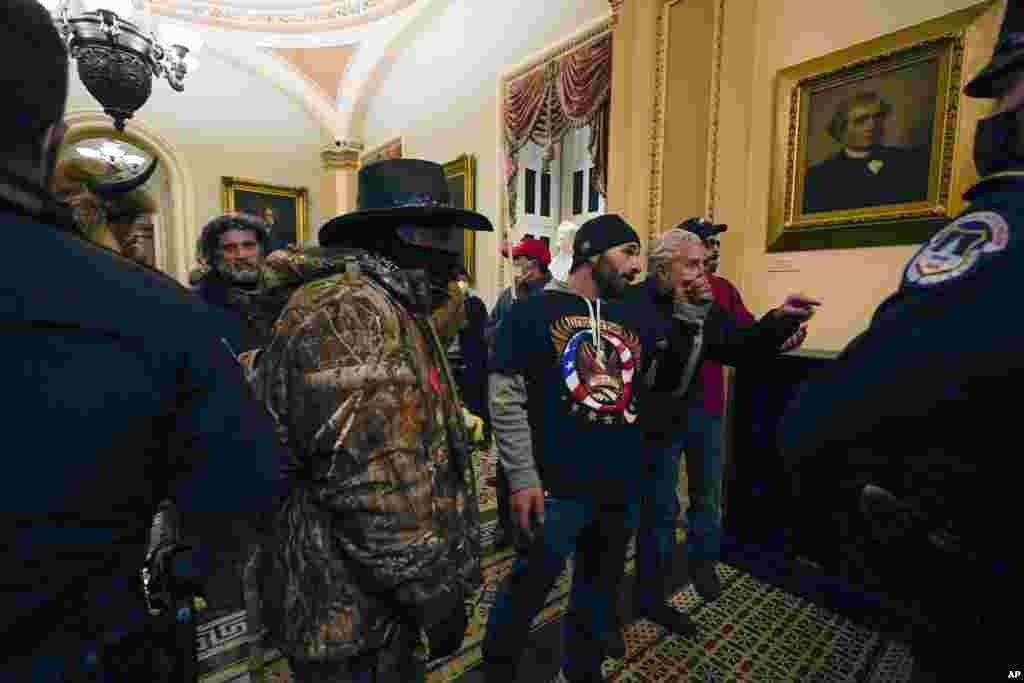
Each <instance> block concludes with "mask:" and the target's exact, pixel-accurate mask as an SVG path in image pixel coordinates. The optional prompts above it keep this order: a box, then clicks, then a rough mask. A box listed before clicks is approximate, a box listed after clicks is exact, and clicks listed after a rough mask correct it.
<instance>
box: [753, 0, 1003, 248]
mask: <svg viewBox="0 0 1024 683" xmlns="http://www.w3.org/2000/svg"><path fill="white" fill-rule="evenodd" d="M996 5H998V3H997V2H996V1H995V0H989V1H987V2H984V3H981V4H978V5H975V6H973V7H969V8H967V9H965V10H961V11H958V12H954V13H952V14H948V15H946V16H943V17H940V18H938V19H934V20H931V21H928V22H925V23H922V24H919V25H917V26H913V27H910V28H907V29H904V30H902V31H898V32H896V33H892V34H890V35H887V36H884V37H882V38H878V39H875V40H872V41H869V42H866V43H862V44H859V45H854V46H853V47H850V48H847V49H844V50H840V51H838V52H834V53H832V54H829V55H826V56H824V57H819V58H817V59H814V60H811V61H808V62H805V63H802V64H798V65H796V66H793V67H789V68H787V69H784V70H782V71H780V72H779V75H778V77H777V82H776V91H775V92H776V103H775V108H776V111H775V138H774V150H773V163H772V183H771V196H770V204H769V216H768V235H767V250H768V251H769V252H779V251H802V250H809V249H848V248H854V247H870V246H892V245H901V244H916V243H920V242H923V241H925V240H927V239H928V238H929V237H930V236H931V234H933V233H934V232H935V230H937V229H938V228H939V227H941V226H942V225H943V224H944V223H945V222H947V221H948V220H950V219H951V218H952V217H953V216H955V215H956V214H957V213H959V211H960V210H961V209H962V208H963V206H964V202H963V200H962V198H961V195H962V194H963V192H964V191H965V190H966V189H967V188H968V187H969V186H970V184H971V183H973V182H974V181H975V180H976V175H975V174H974V169H973V165H972V160H971V152H972V150H971V146H970V143H969V142H967V140H969V139H970V138H971V137H972V136H971V135H970V134H969V133H970V131H969V130H967V129H966V126H968V125H969V126H970V127H971V128H973V125H974V121H975V120H976V118H977V117H976V116H974V114H976V113H977V112H979V111H980V104H979V103H978V102H977V101H972V100H971V99H970V98H967V97H966V96H964V95H963V88H964V86H965V85H966V83H967V81H968V80H969V78H970V77H971V76H972V75H973V74H974V73H975V71H976V70H977V69H976V68H974V67H973V65H974V64H979V65H980V64H981V63H983V60H982V55H986V56H987V55H990V54H991V49H992V45H993V44H994V42H995V33H994V30H995V26H996V23H997V22H998V19H995V21H993V15H994V14H995V12H993V9H994V8H995V9H998V8H997V7H996ZM893 121H895V122H896V123H897V126H900V127H897V128H895V129H894V127H893V126H892V125H891V124H892V122H893ZM857 136H859V137H857ZM880 136H884V137H880ZM854 140H856V142H854ZM893 141H895V142H893ZM847 143H849V144H850V147H849V148H848V147H847V146H846V144H847ZM856 144H859V145H860V146H859V148H856V147H855V145H856ZM865 145H867V146H866V147H865ZM847 149H850V150H851V151H850V152H849V153H847ZM865 149H869V150H872V151H870V152H869V156H868V157H867V158H866V159H860V160H857V159H853V158H852V157H853V156H856V155H857V154H858V153H860V154H863V153H864V152H863V151H862V150H865Z"/></svg>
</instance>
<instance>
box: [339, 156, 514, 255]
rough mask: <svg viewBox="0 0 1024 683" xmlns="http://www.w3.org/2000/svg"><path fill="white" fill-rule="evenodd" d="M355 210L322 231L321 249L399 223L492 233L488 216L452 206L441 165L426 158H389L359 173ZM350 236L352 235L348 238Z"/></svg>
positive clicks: (362, 169) (370, 165)
mask: <svg viewBox="0 0 1024 683" xmlns="http://www.w3.org/2000/svg"><path fill="white" fill-rule="evenodd" d="M356 204H357V208H356V210H355V211H353V212H352V213H347V214H345V215H343V216H338V217H337V218H334V219H332V220H330V221H328V222H327V223H325V224H324V226H323V227H322V228H320V244H321V246H329V245H330V244H331V243H332V242H338V241H342V240H343V239H346V238H350V237H351V233H359V232H364V231H367V230H379V229H381V228H383V229H388V228H395V227H398V226H399V225H415V226H417V227H421V228H437V229H445V228H462V229H465V230H483V231H493V230H494V228H493V227H492V226H491V222H490V221H489V220H488V219H487V217H486V216H482V215H480V214H478V213H476V212H474V211H468V210H466V209H457V208H455V207H454V206H452V202H451V193H450V192H449V190H448V181H447V180H446V179H445V177H444V169H443V168H442V167H441V165H440V164H437V163H434V162H433V161H424V160H422V159H385V160H383V161H377V162H374V163H372V164H367V165H366V166H364V167H362V168H361V169H359V195H358V199H357V200H356ZM346 233H349V234H346Z"/></svg>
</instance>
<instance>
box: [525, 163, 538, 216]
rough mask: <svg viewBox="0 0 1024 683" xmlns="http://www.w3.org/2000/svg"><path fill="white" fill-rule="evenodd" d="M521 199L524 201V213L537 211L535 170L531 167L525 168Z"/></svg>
mask: <svg viewBox="0 0 1024 683" xmlns="http://www.w3.org/2000/svg"><path fill="white" fill-rule="evenodd" d="M523 199H524V200H525V203H526V208H525V209H524V210H523V211H524V213H528V214H535V213H537V172H536V171H534V170H533V169H532V168H528V169H526V193H525V195H524V196H523Z"/></svg>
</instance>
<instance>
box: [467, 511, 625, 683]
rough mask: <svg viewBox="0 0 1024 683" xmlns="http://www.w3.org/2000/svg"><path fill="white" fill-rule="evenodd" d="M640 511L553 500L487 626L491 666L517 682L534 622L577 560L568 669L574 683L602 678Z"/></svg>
mask: <svg viewBox="0 0 1024 683" xmlns="http://www.w3.org/2000/svg"><path fill="white" fill-rule="evenodd" d="M638 509H639V506H638V504H636V503H631V504H607V505H602V504H600V503H597V502H595V501H592V500H589V499H584V498H555V497H549V498H547V499H545V501H544V518H545V519H544V525H543V529H542V530H541V532H540V533H539V534H538V536H537V538H536V539H534V541H533V543H532V544H531V545H530V547H529V549H528V550H527V551H526V552H525V553H522V554H520V555H519V556H518V557H517V558H516V560H515V562H514V563H513V565H512V571H511V573H510V574H509V576H508V578H507V579H506V580H505V583H504V584H503V586H502V588H501V590H500V591H499V592H498V596H497V597H496V598H495V602H494V607H493V608H492V609H491V613H490V617H489V619H488V622H487V635H486V636H485V638H484V643H483V654H484V659H485V660H486V662H487V664H488V665H500V666H502V667H504V668H506V669H507V671H508V672H509V673H508V678H509V680H510V681H511V680H514V675H515V674H514V672H515V670H516V669H517V667H518V663H519V660H520V659H521V657H522V653H523V650H524V649H525V647H526V641H527V638H528V636H529V629H530V624H531V623H532V622H533V620H534V618H535V617H536V616H537V614H538V613H539V612H540V611H541V609H542V608H543V607H544V602H545V600H546V599H547V596H548V594H549V593H550V592H551V589H552V588H553V587H554V585H555V582H556V581H557V580H558V577H559V576H560V575H561V573H562V570H563V569H564V568H565V562H566V560H568V559H569V558H570V557H572V556H573V555H575V558H576V561H575V566H574V570H573V578H572V588H571V589H570V592H569V606H568V609H567V611H566V614H565V619H564V621H563V636H562V643H563V655H562V670H563V671H564V672H565V675H566V677H568V678H569V680H571V681H578V680H587V679H588V677H591V678H592V677H595V676H598V675H600V671H601V658H602V654H603V652H604V643H605V642H606V641H607V639H608V633H609V630H610V628H611V624H612V605H613V602H614V599H615V595H616V589H617V588H618V585H619V582H620V580H621V578H622V574H623V572H624V570H625V550H626V543H627V541H628V538H629V535H630V533H631V531H632V530H633V528H634V527H635V526H636V518H637V513H638Z"/></svg>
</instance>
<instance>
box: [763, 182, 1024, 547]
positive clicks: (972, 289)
mask: <svg viewBox="0 0 1024 683" xmlns="http://www.w3.org/2000/svg"><path fill="white" fill-rule="evenodd" d="M965 197H966V198H967V199H968V200H970V201H971V202H972V204H971V206H970V207H969V208H968V209H967V210H966V211H964V212H963V213H962V214H961V215H960V216H958V217H957V218H956V219H955V220H953V221H952V222H951V223H950V224H949V225H947V226H946V227H944V228H943V229H941V230H939V231H938V232H937V233H936V234H935V235H934V236H933V237H932V238H931V239H930V240H929V241H928V242H927V243H926V244H925V245H924V246H922V247H921V248H920V249H919V250H918V251H917V253H916V254H915V255H914V256H913V258H911V259H910V261H909V262H908V263H907V265H906V267H905V268H904V271H903V279H902V282H901V284H900V287H899V289H898V291H896V293H894V294H893V295H892V296H890V297H889V298H888V299H886V300H885V301H884V302H883V303H882V304H881V305H880V306H879V307H878V309H877V310H876V312H875V314H874V317H873V318H872V320H871V324H870V326H869V327H868V329H867V330H866V331H865V332H864V333H863V334H861V335H860V336H858V337H857V338H856V339H854V340H853V342H851V343H850V345H849V346H848V347H847V348H846V349H845V351H844V352H843V353H842V354H841V355H840V357H839V358H838V360H837V361H836V362H835V363H834V366H833V367H832V368H830V369H829V370H827V371H824V372H823V373H822V374H821V375H819V376H816V377H813V378H812V379H811V380H810V381H809V382H808V383H806V384H805V385H804V386H803V387H802V388H801V390H800V391H799V392H798V394H797V396H796V398H795V399H794V400H793V402H792V403H791V404H790V406H789V407H788V409H787V411H786V413H785V415H784V417H783V420H782V422H781V425H780V436H779V445H780V450H781V452H782V455H783V457H784V458H785V459H786V462H787V464H788V466H789V471H790V474H791V475H792V476H793V477H794V481H795V482H796V484H797V495H798V496H801V497H802V498H803V502H801V505H805V504H806V506H812V505H813V499H814V498H815V496H817V497H818V498H819V499H826V500H827V499H828V498H830V497H834V496H836V495H837V494H840V493H845V498H844V500H845V501H846V503H847V504H848V505H852V504H854V503H853V496H855V495H856V494H857V492H858V491H859V488H860V487H862V486H863V484H864V483H867V482H869V481H871V482H873V483H876V484H879V485H881V486H883V487H885V488H888V489H890V490H891V491H893V492H894V493H896V494H897V495H901V496H902V495H914V496H916V495H918V494H919V493H920V492H921V491H931V492H933V495H934V499H933V500H932V501H931V502H932V504H934V505H935V509H934V510H933V512H934V513H936V514H940V515H941V516H942V517H945V518H948V519H956V520H957V522H958V523H959V524H961V525H962V527H963V528H964V530H965V534H964V536H965V539H967V538H969V539H970V540H971V541H972V543H975V544H977V545H979V546H982V545H984V544H985V543H986V540H985V538H984V536H985V534H986V533H987V531H986V530H991V531H993V532H995V533H998V529H999V528H1000V527H1001V524H1002V522H1000V521H999V518H1000V513H999V509H1000V505H1001V504H1002V503H1003V502H1005V501H1007V500H1012V499H1013V498H1015V497H1016V496H1019V494H1018V493H1016V492H1015V491H1014V489H1015V488H1016V482H1017V481H1019V479H1017V478H1016V477H1015V476H1010V472H1011V471H1012V470H1014V469H1015V468H1016V458H1017V455H1016V449H1015V448H1014V446H1013V444H1015V443H1016V437H1017V436H1018V431H1017V430H1018V428H1019V426H1020V423H1021V415H1020V409H1019V407H1018V406H1019V404H1020V401H1019V400H1017V399H1016V398H1015V396H1016V395H1017V394H1018V393H1019V391H1020V387H1021V386H1022V381H1024V316H1022V315H1021V310H1022V295H1021V292H1022V287H1021V282H1022V279H1021V278H1022V274H1024V251H1022V248H1021V234H1022V233H1024V168H1019V169H1015V170H1013V171H1008V172H1004V173H999V174H995V175H993V176H990V177H987V178H984V179H982V180H981V181H980V182H979V183H978V184H977V185H975V186H974V187H973V188H972V189H971V190H970V191H969V192H968V193H967V195H965ZM853 285H855V283H851V286H853ZM837 489H845V491H837ZM806 506H805V508H804V509H805V510H806V509H813V507H806ZM992 547H994V546H992Z"/></svg>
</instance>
